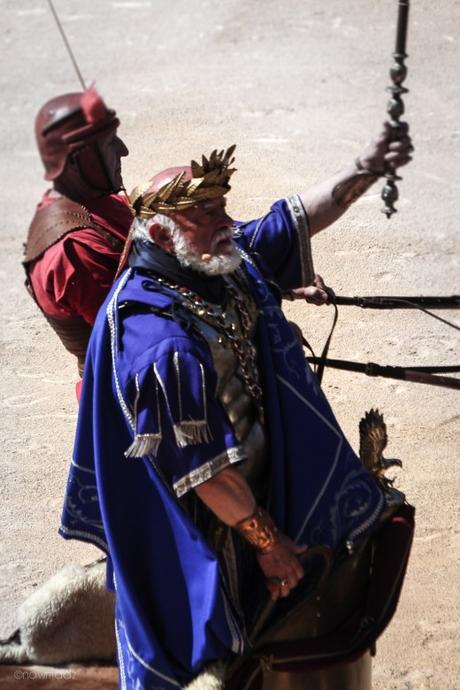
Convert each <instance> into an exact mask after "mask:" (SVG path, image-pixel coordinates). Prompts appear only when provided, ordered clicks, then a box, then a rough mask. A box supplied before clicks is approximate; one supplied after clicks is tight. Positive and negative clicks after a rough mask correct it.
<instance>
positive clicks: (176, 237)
mask: <svg viewBox="0 0 460 690" xmlns="http://www.w3.org/2000/svg"><path fill="white" fill-rule="evenodd" d="M228 237H230V238H231V231H230V230H221V231H220V232H219V233H217V235H216V237H215V238H214V240H213V246H212V247H211V251H212V249H213V247H214V246H216V245H217V243H218V242H219V241H220V240H222V239H224V238H228ZM171 239H172V241H173V244H174V253H175V255H176V258H177V260H178V262H179V263H180V265H181V266H183V267H184V268H193V269H194V270H195V271H199V272H200V273H205V274H206V275H208V276H219V275H225V274H226V273H233V271H235V270H236V269H237V268H238V266H239V265H240V263H241V256H240V255H239V253H238V251H237V249H236V246H235V245H234V244H233V242H232V248H231V250H230V251H228V252H225V253H222V254H213V255H212V256H211V258H210V259H209V260H208V261H203V259H202V258H201V256H198V255H197V254H195V253H194V251H193V249H192V247H191V246H190V243H189V241H188V240H187V239H186V238H185V237H184V236H183V234H182V232H181V230H180V229H179V228H177V229H175V230H173V231H172V235H171Z"/></svg>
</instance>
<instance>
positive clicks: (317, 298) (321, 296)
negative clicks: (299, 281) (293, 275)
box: [292, 274, 334, 306]
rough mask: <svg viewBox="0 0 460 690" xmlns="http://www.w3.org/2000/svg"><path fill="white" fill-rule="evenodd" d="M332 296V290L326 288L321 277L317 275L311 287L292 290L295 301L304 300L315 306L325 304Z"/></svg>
mask: <svg viewBox="0 0 460 690" xmlns="http://www.w3.org/2000/svg"><path fill="white" fill-rule="evenodd" d="M333 294H334V292H333V290H332V289H331V288H330V287H327V285H326V284H325V282H324V280H323V279H322V277H321V276H320V275H318V274H316V275H315V279H314V281H313V283H312V284H311V285H308V286H307V287H301V288H295V289H294V290H292V295H293V297H294V298H295V299H304V300H306V301H307V302H309V304H316V305H317V306H321V305H322V304H327V302H328V301H329V297H330V296H331V295H333Z"/></svg>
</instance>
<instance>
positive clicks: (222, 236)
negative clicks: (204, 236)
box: [211, 228, 233, 251]
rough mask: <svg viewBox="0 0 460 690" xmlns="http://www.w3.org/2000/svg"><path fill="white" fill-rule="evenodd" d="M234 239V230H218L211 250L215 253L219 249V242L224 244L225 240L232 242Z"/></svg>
mask: <svg viewBox="0 0 460 690" xmlns="http://www.w3.org/2000/svg"><path fill="white" fill-rule="evenodd" d="M232 237H233V230H232V228H222V229H221V230H218V231H217V233H216V234H215V236H214V237H213V239H212V244H211V250H212V251H214V249H215V248H216V247H217V245H218V244H219V242H222V241H223V240H231V239H232Z"/></svg>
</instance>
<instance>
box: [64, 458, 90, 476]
mask: <svg viewBox="0 0 460 690" xmlns="http://www.w3.org/2000/svg"><path fill="white" fill-rule="evenodd" d="M70 464H71V465H73V466H74V467H76V468H77V470H81V471H82V472H89V474H96V472H95V471H94V470H90V469H89V468H88V467H82V466H81V465H79V464H78V463H77V462H75V460H74V459H73V458H72V460H71V461H70Z"/></svg>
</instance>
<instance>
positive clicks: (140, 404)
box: [125, 366, 162, 458]
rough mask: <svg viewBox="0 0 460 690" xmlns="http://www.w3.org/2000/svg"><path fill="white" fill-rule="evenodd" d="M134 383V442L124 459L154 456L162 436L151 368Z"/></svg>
mask: <svg viewBox="0 0 460 690" xmlns="http://www.w3.org/2000/svg"><path fill="white" fill-rule="evenodd" d="M134 383H135V400H134V440H133V442H132V443H131V445H130V446H129V448H128V449H127V450H126V451H125V457H127V458H142V457H144V456H145V455H153V456H156V455H157V453H158V447H159V445H160V443H161V438H162V434H161V416H160V400H159V394H160V391H159V384H158V380H157V378H156V376H155V372H154V369H153V367H151V366H150V367H147V369H145V370H144V371H142V372H140V373H138V374H136V376H135V379H134Z"/></svg>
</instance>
